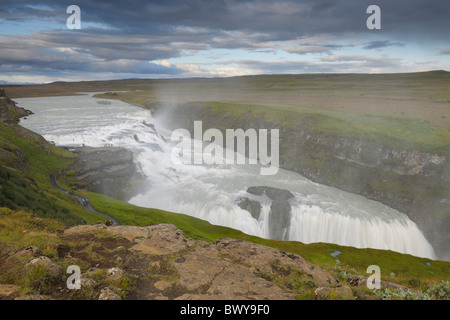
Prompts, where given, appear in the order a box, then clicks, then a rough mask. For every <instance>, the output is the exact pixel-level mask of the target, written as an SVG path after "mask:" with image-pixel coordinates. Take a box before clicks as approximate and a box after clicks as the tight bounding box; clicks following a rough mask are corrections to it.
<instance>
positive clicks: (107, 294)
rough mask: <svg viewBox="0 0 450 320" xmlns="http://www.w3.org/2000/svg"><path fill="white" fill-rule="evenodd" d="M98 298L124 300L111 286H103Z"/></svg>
mask: <svg viewBox="0 0 450 320" xmlns="http://www.w3.org/2000/svg"><path fill="white" fill-rule="evenodd" d="M98 300H122V297H121V296H119V295H118V294H117V293H115V292H114V291H113V290H111V289H110V288H103V289H102V290H101V291H100V296H99V297H98Z"/></svg>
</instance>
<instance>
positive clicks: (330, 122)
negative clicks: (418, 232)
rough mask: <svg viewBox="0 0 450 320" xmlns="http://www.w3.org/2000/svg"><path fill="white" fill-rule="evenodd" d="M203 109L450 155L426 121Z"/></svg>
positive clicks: (445, 140)
mask: <svg viewBox="0 0 450 320" xmlns="http://www.w3.org/2000/svg"><path fill="white" fill-rule="evenodd" d="M205 108H206V110H209V111H210V112H212V113H213V114H218V115H219V114H220V115H221V116H222V117H224V118H227V117H229V118H231V119H239V118H242V117H244V116H246V115H251V116H252V117H256V118H262V119H264V121H266V122H269V123H272V124H274V125H275V126H279V127H283V128H288V129H292V130H294V129H296V128H300V127H304V128H307V129H308V130H309V132H312V133H314V132H315V133H327V134H332V135H337V136H342V137H348V138H360V139H368V140H371V141H375V142H378V143H380V144H382V145H384V146H387V147H392V148H404V149H416V150H419V151H423V152H433V153H437V154H449V153H450V132H449V131H447V130H445V129H443V128H441V127H438V126H436V125H434V124H432V123H431V122H429V121H426V120H420V119H414V118H407V117H390V116H380V115H358V114H349V113H336V112H325V111H319V110H311V109H300V108H294V107H286V106H262V105H250V104H236V103H224V102H208V103H206V104H205Z"/></svg>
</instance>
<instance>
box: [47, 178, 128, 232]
mask: <svg viewBox="0 0 450 320" xmlns="http://www.w3.org/2000/svg"><path fill="white" fill-rule="evenodd" d="M59 175H62V173H61V174H58V173H55V174H52V175H51V176H50V183H51V185H52V187H53V188H54V189H56V190H59V191H62V192H64V193H65V194H68V195H70V196H72V197H73V198H74V199H76V200H77V201H78V203H79V204H80V205H82V206H83V197H80V196H77V195H75V194H73V193H70V192H69V191H67V190H64V189H61V188H60V187H58V184H57V183H56V179H57V178H58V176H59ZM84 207H85V208H86V209H87V210H89V211H91V212H94V213H98V214H101V215H102V216H104V217H106V218H108V219H109V220H111V221H112V223H113V225H115V226H120V222H119V221H117V219H116V218H114V217H112V216H110V215H107V214H106V213H102V212H99V211H97V210H95V209H94V208H93V207H92V206H91V204H90V203H88V204H87V205H85V206H84Z"/></svg>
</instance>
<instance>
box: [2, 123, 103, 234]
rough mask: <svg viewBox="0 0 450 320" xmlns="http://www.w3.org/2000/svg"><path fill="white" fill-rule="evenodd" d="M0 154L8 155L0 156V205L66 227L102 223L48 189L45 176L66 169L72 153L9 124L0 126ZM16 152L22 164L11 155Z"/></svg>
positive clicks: (68, 198)
mask: <svg viewBox="0 0 450 320" xmlns="http://www.w3.org/2000/svg"><path fill="white" fill-rule="evenodd" d="M0 152H1V153H2V154H6V155H7V156H8V158H6V157H0V166H1V168H0V182H1V183H0V186H1V187H0V205H2V206H7V207H10V208H12V209H20V208H23V209H27V210H29V211H31V212H34V213H35V214H36V215H40V216H45V217H52V218H57V219H59V220H61V221H63V222H64V223H66V224H68V225H73V224H79V223H86V222H88V223H95V222H98V221H102V220H103V219H101V217H100V216H98V217H95V216H93V215H92V214H89V213H88V212H87V211H86V210H84V209H83V208H80V207H79V206H78V205H77V204H76V203H75V202H74V201H73V200H72V198H71V197H70V196H68V195H66V194H64V193H61V192H58V191H56V190H54V189H53V188H52V187H51V184H50V179H49V174H50V173H53V172H57V171H58V170H64V169H66V168H68V167H69V166H70V165H71V164H72V163H73V161H74V160H75V158H74V155H73V154H72V153H70V152H68V151H67V150H65V149H61V148H56V147H54V146H52V145H50V144H48V143H46V142H45V140H43V139H42V138H41V137H40V136H38V135H35V134H32V133H31V134H30V132H29V131H28V130H25V129H23V128H21V127H20V126H18V125H15V124H11V123H9V124H5V123H0ZM18 153H20V154H21V157H22V158H23V163H22V160H21V159H20V158H17V157H16V156H15V155H16V154H18ZM17 163H22V164H21V165H20V167H21V168H20V169H14V168H13V167H14V166H15V165H16V164H17Z"/></svg>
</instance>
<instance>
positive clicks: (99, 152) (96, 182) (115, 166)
mask: <svg viewBox="0 0 450 320" xmlns="http://www.w3.org/2000/svg"><path fill="white" fill-rule="evenodd" d="M73 151H74V153H75V154H77V155H78V160H77V162H76V163H75V165H74V166H73V169H74V170H76V172H77V174H76V177H77V179H78V180H79V181H80V182H82V183H83V184H84V185H85V187H86V189H87V190H89V191H92V192H97V193H102V194H105V195H108V196H110V197H113V198H116V199H120V200H125V201H127V200H129V199H130V197H131V196H132V195H134V194H136V193H137V191H141V192H143V191H145V190H146V189H145V183H146V179H145V177H144V175H143V174H142V173H140V171H139V168H138V167H137V165H136V163H135V161H134V160H133V153H132V152H131V151H129V150H127V149H124V148H117V147H102V148H92V147H82V148H76V149H74V150H73Z"/></svg>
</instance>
